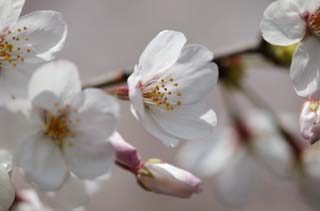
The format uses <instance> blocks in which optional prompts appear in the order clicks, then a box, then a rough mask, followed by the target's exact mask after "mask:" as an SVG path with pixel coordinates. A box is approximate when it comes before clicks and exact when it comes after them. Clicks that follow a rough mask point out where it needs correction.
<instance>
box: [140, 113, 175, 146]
mask: <svg viewBox="0 0 320 211" xmlns="http://www.w3.org/2000/svg"><path fill="white" fill-rule="evenodd" d="M141 121H142V124H143V126H144V128H145V129H146V130H147V131H148V132H149V133H150V134H151V135H152V136H154V137H155V138H157V139H159V140H160V141H161V142H162V143H163V144H165V145H166V146H168V147H175V146H176V145H177V144H178V143H179V141H180V140H181V139H180V138H178V137H175V136H173V135H171V134H169V133H167V132H166V131H165V130H164V129H162V127H161V126H160V125H159V124H158V123H157V122H156V121H155V119H154V118H153V117H152V116H151V115H150V114H149V113H146V115H144V118H143V119H142V120H141Z"/></svg>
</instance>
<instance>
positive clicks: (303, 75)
mask: <svg viewBox="0 0 320 211" xmlns="http://www.w3.org/2000/svg"><path fill="white" fill-rule="evenodd" d="M319 54H320V42H319V40H318V39H317V38H314V37H310V38H307V39H306V40H304V41H303V42H302V43H301V44H300V45H299V46H298V47H297V49H296V52H295V54H294V56H293V60H292V64H291V68H290V75H291V79H292V82H293V85H294V88H295V90H296V92H297V94H298V95H299V96H301V97H312V98H317V99H318V98H320V91H319V90H320V89H319V88H320V79H319V74H320V60H319V59H318V55H319Z"/></svg>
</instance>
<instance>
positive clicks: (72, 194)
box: [39, 176, 90, 211]
mask: <svg viewBox="0 0 320 211" xmlns="http://www.w3.org/2000/svg"><path fill="white" fill-rule="evenodd" d="M39 196H40V198H41V200H42V201H44V202H45V204H47V205H49V206H50V208H51V209H52V210H63V211H64V210H70V211H71V210H73V209H75V208H79V207H84V206H86V205H87V204H89V201H90V195H89V193H88V190H87V188H86V182H85V181H82V180H80V179H78V178H76V177H74V176H73V177H69V179H68V180H67V181H66V183H65V184H64V186H63V187H62V188H61V189H60V190H59V191H57V192H50V193H41V192H40V193H39Z"/></svg>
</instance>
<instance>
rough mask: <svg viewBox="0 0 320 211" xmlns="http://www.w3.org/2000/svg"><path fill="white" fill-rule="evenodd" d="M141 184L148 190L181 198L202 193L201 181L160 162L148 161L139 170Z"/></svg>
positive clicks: (188, 173) (138, 176)
mask: <svg viewBox="0 0 320 211" xmlns="http://www.w3.org/2000/svg"><path fill="white" fill-rule="evenodd" d="M137 178H138V181H139V183H140V184H141V185H142V186H143V187H144V188H145V189H147V190H149V191H152V192H155V193H160V194H165V195H170V196H175V197H180V198H189V197H190V196H191V195H192V194H194V193H199V192H200V191H201V188H200V185H201V183H202V182H201V180H200V179H199V178H197V177H196V176H194V175H193V174H191V173H190V172H187V171H185V170H183V169H180V168H177V167H175V166H172V165H170V164H168V163H164V162H162V161H160V160H156V159H151V160H148V161H147V162H146V163H145V164H144V166H143V167H142V168H141V169H139V171H138V175H137Z"/></svg>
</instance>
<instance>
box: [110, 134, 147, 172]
mask: <svg viewBox="0 0 320 211" xmlns="http://www.w3.org/2000/svg"><path fill="white" fill-rule="evenodd" d="M110 142H111V144H112V146H113V147H114V149H115V151H116V161H117V162H119V163H121V164H122V165H125V166H126V167H129V168H130V169H136V168H138V167H139V166H140V164H141V157H140V155H139V153H138V151H137V149H136V148H135V147H134V146H132V145H130V144H129V143H128V142H126V141H125V140H124V139H123V138H122V137H121V135H120V134H119V133H118V132H115V133H114V134H113V135H112V136H111V137H110Z"/></svg>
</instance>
